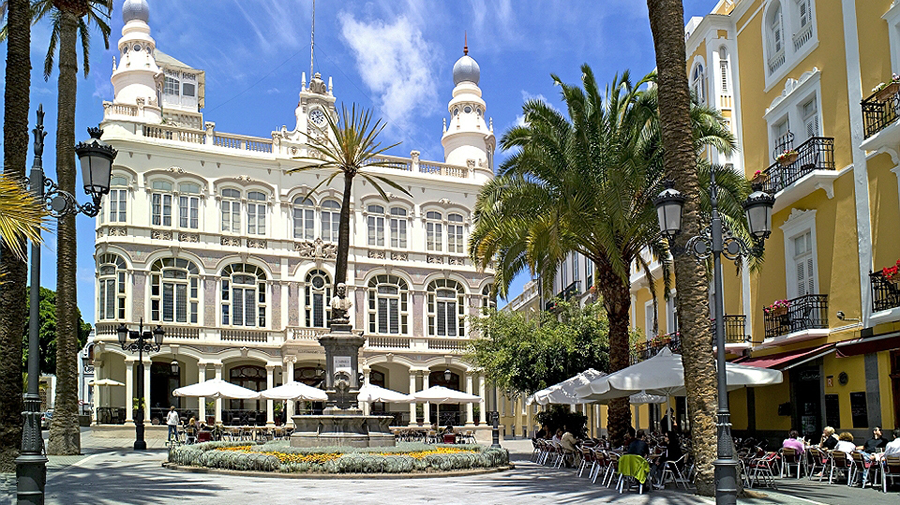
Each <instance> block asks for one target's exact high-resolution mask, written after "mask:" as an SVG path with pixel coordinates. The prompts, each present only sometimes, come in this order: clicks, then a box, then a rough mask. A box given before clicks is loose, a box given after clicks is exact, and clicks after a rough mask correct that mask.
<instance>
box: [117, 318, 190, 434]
mask: <svg viewBox="0 0 900 505" xmlns="http://www.w3.org/2000/svg"><path fill="white" fill-rule="evenodd" d="M116 334H117V335H118V337H119V345H121V346H122V349H123V350H125V351H129V352H134V351H137V353H138V369H137V376H138V379H137V390H138V391H140V392H139V393H138V395H139V396H138V398H139V401H138V408H137V413H136V414H135V415H134V432H135V439H134V450H136V451H143V450H145V449H146V448H147V442H144V402H145V401H146V399H145V398H144V353H145V352H146V353H147V354H150V353H151V352H159V348H160V346H162V340H163V336H164V335H165V334H166V332H165V331H163V329H162V327H161V326H159V325H156V329H154V330H153V331H144V319H143V318H141V323H140V325H139V326H138V330H137V331H134V330H129V329H128V327H127V326H125V325H124V324H120V325H119V327H118V328H116ZM128 339H131V340H133V342H129V341H128ZM172 363H173V365H172V369H173V370H174V369H175V367H176V366H178V362H176V361H173V362H172ZM126 394H128V393H127V392H126Z"/></svg>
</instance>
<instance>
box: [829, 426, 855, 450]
mask: <svg viewBox="0 0 900 505" xmlns="http://www.w3.org/2000/svg"><path fill="white" fill-rule="evenodd" d="M838 438H839V440H838V443H837V445H835V446H834V450H835V451H841V452H844V453H847V455H848V456H849V455H850V454H852V453H853V451H855V450H856V445H854V443H853V435H852V434H851V433H850V432H849V431H845V432H842V433H841V436H840V437H838Z"/></svg>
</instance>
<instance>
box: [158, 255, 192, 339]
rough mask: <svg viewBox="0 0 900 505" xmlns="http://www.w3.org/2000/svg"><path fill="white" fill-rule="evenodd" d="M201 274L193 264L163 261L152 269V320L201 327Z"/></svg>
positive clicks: (159, 261)
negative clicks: (199, 315)
mask: <svg viewBox="0 0 900 505" xmlns="http://www.w3.org/2000/svg"><path fill="white" fill-rule="evenodd" d="M199 274H200V271H199V270H198V269H197V265H195V264H194V262H192V261H188V260H186V259H181V258H162V259H158V260H156V261H155V262H154V263H153V265H152V266H151V267H150V320H151V321H154V322H165V323H188V322H190V323H194V324H196V323H197V312H198V307H199V305H200V301H199V299H200V293H199V291H200V277H199Z"/></svg>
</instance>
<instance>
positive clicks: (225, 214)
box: [219, 188, 244, 235]
mask: <svg viewBox="0 0 900 505" xmlns="http://www.w3.org/2000/svg"><path fill="white" fill-rule="evenodd" d="M226 191H227V192H228V193H229V195H228V196H226V194H225V192H226ZM232 192H237V196H234V195H233V194H232ZM242 195H243V193H241V190H239V189H234V188H223V189H222V194H221V200H220V202H219V205H220V206H221V211H222V212H221V218H220V220H221V226H220V228H221V229H222V232H223V233H231V234H234V235H240V233H241V212H242V211H243V207H244V206H243V205H242V203H241V201H242V198H241V197H242ZM235 206H237V209H236V210H235Z"/></svg>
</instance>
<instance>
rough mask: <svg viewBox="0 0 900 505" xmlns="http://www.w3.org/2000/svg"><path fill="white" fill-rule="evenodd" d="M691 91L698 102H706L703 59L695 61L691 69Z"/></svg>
mask: <svg viewBox="0 0 900 505" xmlns="http://www.w3.org/2000/svg"><path fill="white" fill-rule="evenodd" d="M691 91H693V92H694V94H695V95H696V97H697V101H699V102H700V103H706V96H707V90H706V66H705V65H704V64H703V61H702V60H701V61H695V62H694V66H693V68H692V69H691Z"/></svg>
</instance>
